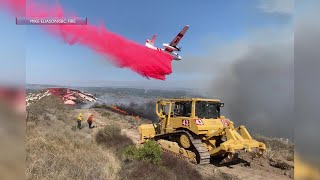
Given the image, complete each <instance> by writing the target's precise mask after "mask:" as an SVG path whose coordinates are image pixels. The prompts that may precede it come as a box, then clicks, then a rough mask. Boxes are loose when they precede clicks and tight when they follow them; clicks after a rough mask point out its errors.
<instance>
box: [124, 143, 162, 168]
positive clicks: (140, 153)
mask: <svg viewBox="0 0 320 180" xmlns="http://www.w3.org/2000/svg"><path fill="white" fill-rule="evenodd" d="M124 154H125V156H127V157H128V158H130V159H137V160H142V161H146V162H151V163H153V164H160V162H161V154H162V151H161V147H160V146H159V145H158V144H157V143H156V142H154V141H147V142H146V143H144V144H143V145H142V146H141V147H138V148H137V147H135V146H129V147H127V148H125V150H124Z"/></svg>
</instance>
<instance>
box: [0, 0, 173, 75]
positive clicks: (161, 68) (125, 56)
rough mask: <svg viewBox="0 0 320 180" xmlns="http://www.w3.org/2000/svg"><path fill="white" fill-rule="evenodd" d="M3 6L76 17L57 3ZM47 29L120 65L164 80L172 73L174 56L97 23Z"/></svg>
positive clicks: (13, 0) (17, 0)
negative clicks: (136, 41) (129, 38)
mask: <svg viewBox="0 0 320 180" xmlns="http://www.w3.org/2000/svg"><path fill="white" fill-rule="evenodd" d="M0 6H5V7H7V8H8V9H9V10H11V11H12V12H13V13H14V14H23V12H24V11H25V9H26V12H25V13H26V14H25V15H26V16H27V17H41V18H49V17H60V18H62V17H65V16H67V17H76V16H74V15H71V14H68V13H66V12H64V10H63V8H62V7H61V6H60V5H59V4H58V3H57V4H56V5H54V6H52V5H51V6H49V5H45V4H40V3H36V2H34V1H31V0H29V1H28V3H27V4H26V0H1V1H0ZM41 27H42V28H43V29H44V30H45V31H47V32H49V33H50V34H52V35H55V36H56V37H59V38H61V39H63V41H64V42H65V43H67V44H69V45H74V44H80V45H84V46H86V47H88V48H90V49H92V50H94V51H95V52H97V53H99V54H101V55H103V56H104V57H106V58H107V59H110V58H111V61H112V62H113V63H114V64H115V65H117V66H118V67H122V68H123V67H124V68H129V69H131V70H133V71H134V72H136V73H138V74H140V75H142V76H144V77H146V78H155V79H160V80H164V79H165V76H166V75H169V74H171V73H172V67H171V62H172V59H173V58H172V56H170V55H168V54H166V53H164V52H161V51H155V50H152V49H149V48H146V47H145V46H143V45H140V44H137V43H135V42H133V41H130V40H128V39H125V38H124V37H121V36H119V35H117V34H115V33H113V32H110V31H108V30H107V29H106V28H104V27H102V26H100V27H97V26H94V25H90V24H88V25H50V26H41Z"/></svg>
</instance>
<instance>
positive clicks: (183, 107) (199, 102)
mask: <svg viewBox="0 0 320 180" xmlns="http://www.w3.org/2000/svg"><path fill="white" fill-rule="evenodd" d="M156 106H157V107H156V109H157V110H156V112H157V114H158V116H159V117H162V118H164V117H167V118H168V117H169V116H170V117H197V118H205V119H217V118H220V107H223V106H224V103H221V102H220V101H219V100H213V99H196V98H192V99H163V100H158V101H157V104H156Z"/></svg>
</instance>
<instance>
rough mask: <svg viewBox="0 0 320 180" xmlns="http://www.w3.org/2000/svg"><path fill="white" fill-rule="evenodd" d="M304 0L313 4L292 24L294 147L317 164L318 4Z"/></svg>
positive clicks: (319, 150) (319, 146) (319, 148)
mask: <svg viewBox="0 0 320 180" xmlns="http://www.w3.org/2000/svg"><path fill="white" fill-rule="evenodd" d="M306 2H309V3H310V4H309V7H312V8H310V9H305V10H304V13H303V16H301V14H300V16H297V21H296V22H297V23H296V27H295V48H294V51H295V52H294V54H295V114H296V121H295V127H296V128H295V144H296V146H295V148H296V150H297V152H298V153H299V155H300V156H302V159H304V160H308V162H313V163H316V164H317V165H318V166H317V167H318V168H319V167H320V158H319V153H320V142H319V138H320V132H319V127H320V121H319V102H320V96H319V93H320V82H319V77H320V71H319V69H320V60H319V59H320V51H319V46H320V34H319V32H320V23H319V21H318V19H317V17H318V13H319V7H320V4H319V2H315V1H306ZM311 2H313V3H314V4H313V3H311ZM306 11H307V12H306Z"/></svg>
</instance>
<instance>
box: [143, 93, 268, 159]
mask: <svg viewBox="0 0 320 180" xmlns="http://www.w3.org/2000/svg"><path fill="white" fill-rule="evenodd" d="M223 106H224V103H222V102H220V100H218V99H202V98H183V99H157V101H156V113H157V115H158V117H159V123H157V124H142V125H140V126H139V132H140V134H141V143H144V142H145V141H146V140H150V139H151V140H155V141H156V142H157V143H159V144H160V146H161V147H162V148H163V149H164V150H165V151H169V152H171V153H174V154H175V155H178V156H181V157H184V158H187V159H189V160H190V161H192V162H195V163H198V164H208V163H210V159H211V157H219V159H220V158H222V160H221V163H227V162H230V161H231V160H232V159H234V158H235V157H236V155H238V154H239V152H240V151H245V152H251V153H252V154H253V155H254V156H255V157H259V156H262V155H263V153H264V152H265V150H266V145H265V144H264V143H261V142H258V141H256V140H254V139H253V138H252V137H251V136H250V134H249V132H248V131H247V129H246V128H245V127H244V126H239V127H236V128H235V127H234V124H233V122H232V121H230V120H229V119H227V118H225V116H221V115H220V108H221V107H223ZM217 159H218V158H217Z"/></svg>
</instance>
